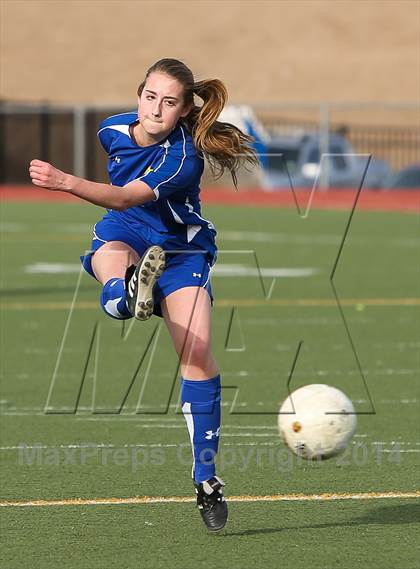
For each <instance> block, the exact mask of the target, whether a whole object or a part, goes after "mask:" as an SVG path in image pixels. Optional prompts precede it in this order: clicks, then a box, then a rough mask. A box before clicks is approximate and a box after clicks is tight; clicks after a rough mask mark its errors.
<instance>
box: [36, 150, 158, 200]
mask: <svg viewBox="0 0 420 569" xmlns="http://www.w3.org/2000/svg"><path fill="white" fill-rule="evenodd" d="M29 175H30V177H31V179H32V183H33V184H34V185H35V186H40V187H42V188H46V189H47V190H53V191H62V192H68V193H69V194H73V195H74V196H77V197H79V198H81V199H83V200H86V201H88V202H90V203H92V204H94V205H99V206H101V207H105V208H108V209H116V210H121V211H122V210H124V209H128V208H129V207H133V206H135V205H141V204H144V203H146V202H150V201H153V200H155V199H156V196H155V194H154V192H153V191H152V190H151V189H150V188H149V186H148V185H147V184H145V183H144V182H140V181H138V180H136V181H133V182H130V183H129V184H127V185H126V186H123V187H121V186H111V185H110V184H98V183H97V182H90V181H89V180H84V179H83V178H78V177H77V176H72V175H71V174H66V173H65V172H62V171H61V170H58V169H57V168H55V167H54V166H52V165H51V164H49V163H48V162H42V160H32V161H31V163H30V166H29Z"/></svg>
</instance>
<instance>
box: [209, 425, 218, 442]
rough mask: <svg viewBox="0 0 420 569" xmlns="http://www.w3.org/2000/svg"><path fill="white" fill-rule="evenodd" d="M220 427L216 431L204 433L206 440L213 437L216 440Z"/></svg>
mask: <svg viewBox="0 0 420 569" xmlns="http://www.w3.org/2000/svg"><path fill="white" fill-rule="evenodd" d="M219 433H220V427H218V428H217V431H206V439H207V440H209V441H210V440H211V439H212V438H213V437H214V438H216V437H218V436H219Z"/></svg>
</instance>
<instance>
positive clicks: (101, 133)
mask: <svg viewBox="0 0 420 569" xmlns="http://www.w3.org/2000/svg"><path fill="white" fill-rule="evenodd" d="M108 126H109V125H108V124H107V121H106V120H105V121H103V122H102V123H101V124H100V125H99V129H98V138H99V142H100V143H101V145H102V147H103V148H104V150H105V152H107V153H109V149H110V148H111V143H112V139H113V137H114V132H113V131H112V130H111V129H110V128H108Z"/></svg>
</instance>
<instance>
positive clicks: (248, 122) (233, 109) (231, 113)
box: [219, 105, 270, 144]
mask: <svg viewBox="0 0 420 569" xmlns="http://www.w3.org/2000/svg"><path fill="white" fill-rule="evenodd" d="M219 120H221V121H222V122H229V123H231V124H233V125H235V126H237V127H238V128H240V129H241V130H242V131H243V132H245V133H246V134H249V135H251V136H253V137H254V138H255V140H256V141H257V142H261V143H265V144H267V143H268V142H269V141H270V135H269V134H268V132H267V130H266V129H265V127H264V126H263V125H262V124H261V123H260V121H259V120H258V118H257V116H256V114H255V113H254V111H253V110H252V108H251V107H249V106H248V105H227V106H226V107H225V108H224V109H223V111H222V112H221V113H220V116H219Z"/></svg>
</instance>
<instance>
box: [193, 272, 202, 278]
mask: <svg viewBox="0 0 420 569" xmlns="http://www.w3.org/2000/svg"><path fill="white" fill-rule="evenodd" d="M193 277H198V278H200V279H201V273H193Z"/></svg>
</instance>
